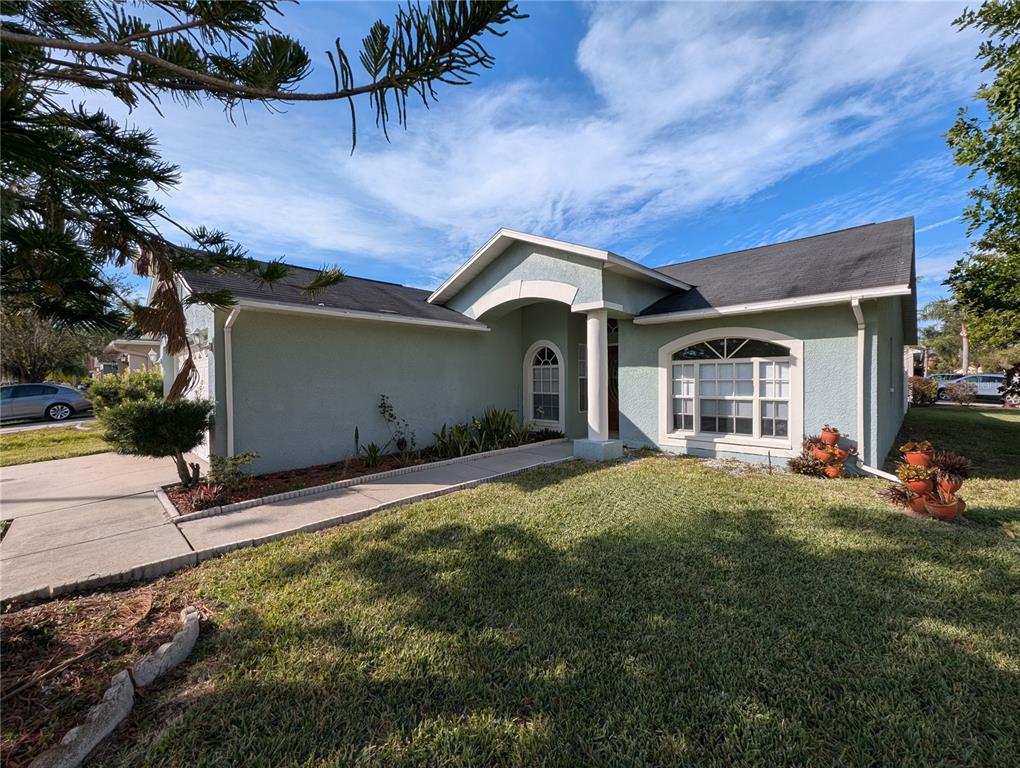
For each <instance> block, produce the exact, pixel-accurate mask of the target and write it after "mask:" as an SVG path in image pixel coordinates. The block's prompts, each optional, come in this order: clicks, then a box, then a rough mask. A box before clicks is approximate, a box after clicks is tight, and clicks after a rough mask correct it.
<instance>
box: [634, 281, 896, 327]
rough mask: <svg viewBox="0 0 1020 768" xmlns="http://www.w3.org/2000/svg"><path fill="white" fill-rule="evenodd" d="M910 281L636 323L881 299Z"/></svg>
mask: <svg viewBox="0 0 1020 768" xmlns="http://www.w3.org/2000/svg"><path fill="white" fill-rule="evenodd" d="M910 290H911V289H910V286H909V285H893V286H888V287H885V288H869V289H865V290H861V291H841V292H839V293H817V294H813V295H811V296H799V297H797V298H793V299H777V300H775V301H755V302H750V303H747V304H731V305H729V306H726V307H706V308H704V309H687V310H682V311H680V312H667V313H664V314H661V315H641V316H638V317H635V318H634V323H635V325H658V324H661V323H676V322H680V321H683V320H698V319H701V318H706V317H720V316H723V315H753V314H757V313H760V312H775V311H779V310H788V309H806V308H808V307H825V306H833V305H837V304H843V303H845V302H846V301H848V300H851V301H852V300H853V299H854V298H857V299H880V298H883V297H886V296H906V295H908V294H909V293H910Z"/></svg>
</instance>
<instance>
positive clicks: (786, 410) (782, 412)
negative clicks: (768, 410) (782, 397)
mask: <svg viewBox="0 0 1020 768" xmlns="http://www.w3.org/2000/svg"><path fill="white" fill-rule="evenodd" d="M776 410H777V415H778V416H779V418H781V419H788V418H790V406H789V404H788V403H776Z"/></svg>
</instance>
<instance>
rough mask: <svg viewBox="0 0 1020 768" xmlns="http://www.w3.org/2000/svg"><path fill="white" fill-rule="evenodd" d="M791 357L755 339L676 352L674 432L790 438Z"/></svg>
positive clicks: (672, 397)
mask: <svg viewBox="0 0 1020 768" xmlns="http://www.w3.org/2000/svg"><path fill="white" fill-rule="evenodd" d="M790 370H791V351H790V348H789V347H786V346H784V345H783V344H781V343H777V342H772V341H763V340H759V339H750V338H719V339H710V340H707V341H701V342H698V343H696V344H691V345H689V346H685V347H683V348H681V349H678V350H676V351H675V352H673V354H672V357H671V361H670V403H671V407H670V411H669V413H670V417H671V418H670V427H669V429H670V431H671V432H674V433H690V434H704V435H706V436H712V435H741V436H746V437H752V438H765V439H775V438H780V439H785V438H788V437H789V435H790V397H791V394H790Z"/></svg>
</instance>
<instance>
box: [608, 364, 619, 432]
mask: <svg viewBox="0 0 1020 768" xmlns="http://www.w3.org/2000/svg"><path fill="white" fill-rule="evenodd" d="M609 436H610V437H611V438H613V439H617V438H619V437H620V347H619V346H617V345H616V344H610V345H609Z"/></svg>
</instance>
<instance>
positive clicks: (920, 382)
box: [910, 376, 939, 405]
mask: <svg viewBox="0 0 1020 768" xmlns="http://www.w3.org/2000/svg"><path fill="white" fill-rule="evenodd" d="M938 397H939V384H938V382H937V381H933V380H932V379H926V378H925V377H924V376H911V377H910V404H911V405H932V404H934V402H935V401H936V400H938Z"/></svg>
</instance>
